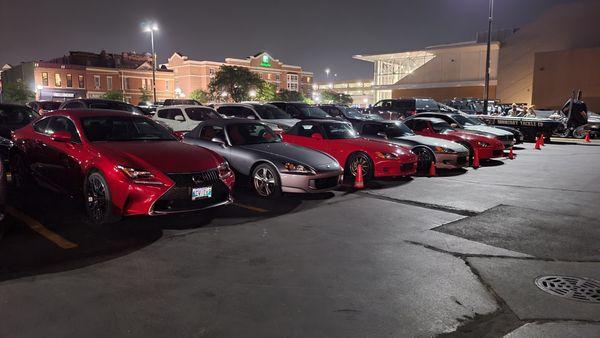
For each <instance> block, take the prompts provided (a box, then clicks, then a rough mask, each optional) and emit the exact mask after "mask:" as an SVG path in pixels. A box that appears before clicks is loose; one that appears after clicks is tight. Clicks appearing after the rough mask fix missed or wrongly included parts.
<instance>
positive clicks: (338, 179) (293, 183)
mask: <svg viewBox="0 0 600 338" xmlns="http://www.w3.org/2000/svg"><path fill="white" fill-rule="evenodd" d="M279 177H280V178H281V191H282V192H291V193H319V192H325V191H329V190H333V189H335V188H337V187H339V186H340V185H341V184H342V180H343V178H344V171H343V170H336V171H329V172H324V173H317V174H316V175H295V174H285V173H280V174H279Z"/></svg>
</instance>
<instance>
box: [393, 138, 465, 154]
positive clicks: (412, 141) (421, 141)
mask: <svg viewBox="0 0 600 338" xmlns="http://www.w3.org/2000/svg"><path fill="white" fill-rule="evenodd" d="M390 141H391V142H394V143H399V144H403V143H405V144H409V145H411V146H413V147H414V146H417V145H425V146H428V147H444V148H448V149H451V150H454V151H455V152H457V153H461V152H467V151H468V149H467V148H465V147H464V146H462V145H460V144H458V143H456V142H452V141H448V140H444V139H441V138H435V137H429V136H421V135H411V136H401V137H395V138H393V139H390Z"/></svg>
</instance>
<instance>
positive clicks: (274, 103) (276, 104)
mask: <svg viewBox="0 0 600 338" xmlns="http://www.w3.org/2000/svg"><path fill="white" fill-rule="evenodd" d="M270 104H272V105H274V106H275V107H277V108H279V109H281V110H283V111H285V110H286V104H285V103H282V102H273V103H270ZM288 113H289V112H288Z"/></svg>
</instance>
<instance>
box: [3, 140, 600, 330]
mask: <svg viewBox="0 0 600 338" xmlns="http://www.w3.org/2000/svg"><path fill="white" fill-rule="evenodd" d="M532 148H533V147H532V145H531V144H526V145H524V148H523V149H520V150H517V151H516V152H517V154H518V157H517V159H516V160H513V161H510V160H501V161H493V162H490V163H487V164H485V165H484V166H483V167H482V168H480V169H478V170H472V169H469V170H466V171H448V172H441V173H440V177H434V178H428V177H415V178H412V179H402V180H385V181H378V182H373V183H372V184H369V186H368V188H367V189H365V190H363V191H360V192H355V191H351V190H349V189H347V188H345V189H341V190H340V191H336V192H332V193H327V194H319V195H287V196H285V197H284V198H282V199H280V200H277V201H265V200H261V199H258V198H255V197H254V196H253V195H252V194H250V193H249V191H247V190H246V189H240V190H239V191H238V192H236V197H237V204H236V205H231V206H227V207H224V208H221V209H219V210H216V211H215V212H210V213H196V214H191V215H180V216H168V217H156V218H148V217H136V218H131V219H126V220H124V221H122V222H120V223H118V224H116V225H114V226H111V227H109V228H96V227H93V226H91V225H89V224H87V223H86V222H85V218H84V217H83V213H82V210H81V208H80V206H79V205H78V204H77V202H76V201H73V200H71V199H69V198H66V197H63V196H57V195H54V194H52V193H49V192H45V191H40V192H39V195H38V196H31V198H28V199H27V201H22V202H19V203H17V202H14V203H13V205H12V208H13V212H11V213H10V214H9V216H8V219H7V223H9V224H10V225H11V229H10V231H9V232H8V233H7V235H6V238H4V239H3V240H2V241H1V242H0V318H1V319H0V323H1V324H0V337H30V336H32V337H33V336H62V337H70V336H89V337H95V336H103V337H104V336H109V335H114V336H125V335H127V336H146V337H163V336H194V337H197V336H201V337H204V336H206V337H230V336H250V337H271V336H272V337H280V336H290V337H307V336H311V337H315V336H317V337H318V336H328V337H331V336H335V337H364V336H375V337H381V336H385V337H388V336H393V337H399V336H434V335H438V334H444V333H446V334H453V335H456V336H473V337H482V336H503V335H505V334H509V333H510V334H511V336H513V337H520V336H533V335H535V334H542V335H548V334H551V333H557V334H558V333H562V332H569V333H571V334H572V335H574V336H580V337H586V336H591V337H593V336H598V335H600V304H592V305H591V306H590V304H584V303H580V302H575V301H572V300H565V299H559V298H558V297H555V296H552V295H548V294H545V293H543V292H541V291H540V290H537V289H536V288H535V285H533V280H534V279H535V278H536V277H538V276H539V275H540V274H542V275H543V274H545V273H548V274H559V273H562V274H567V275H574V276H582V277H588V278H595V279H600V276H599V274H600V263H599V262H598V261H599V258H600V244H599V243H600V241H599V239H600V226H599V225H600V223H599V221H598V219H599V217H600V208H598V206H600V171H599V170H598V168H600V143H593V144H574V143H561V144H548V145H547V146H545V147H544V148H543V150H542V151H535V150H533V149H532ZM44 229H45V230H44ZM53 234H54V235H56V236H54V235H53ZM53 236H54V237H53ZM48 238H50V239H52V240H49V239H48ZM61 246H63V247H61ZM65 247H66V248H65ZM550 309H551V310H550ZM561 309H563V310H561ZM547 324H551V325H547ZM511 332H512V333H511Z"/></svg>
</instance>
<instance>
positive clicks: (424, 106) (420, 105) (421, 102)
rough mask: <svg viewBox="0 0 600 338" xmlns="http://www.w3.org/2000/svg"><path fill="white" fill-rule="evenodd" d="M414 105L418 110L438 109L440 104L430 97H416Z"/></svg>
mask: <svg viewBox="0 0 600 338" xmlns="http://www.w3.org/2000/svg"><path fill="white" fill-rule="evenodd" d="M415 107H416V108H417V110H419V111H439V110H440V104H439V103H437V102H435V101H434V100H431V99H416V100H415Z"/></svg>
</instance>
